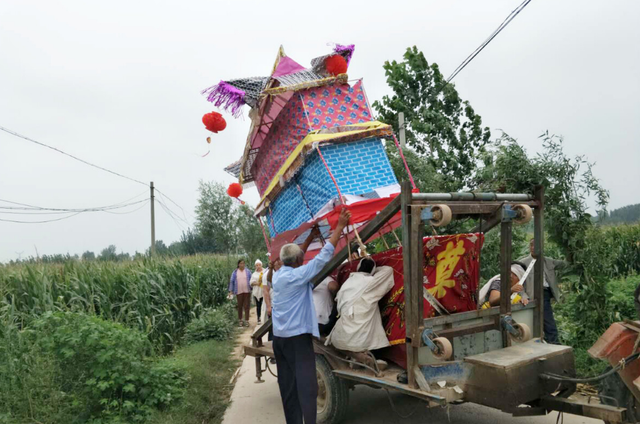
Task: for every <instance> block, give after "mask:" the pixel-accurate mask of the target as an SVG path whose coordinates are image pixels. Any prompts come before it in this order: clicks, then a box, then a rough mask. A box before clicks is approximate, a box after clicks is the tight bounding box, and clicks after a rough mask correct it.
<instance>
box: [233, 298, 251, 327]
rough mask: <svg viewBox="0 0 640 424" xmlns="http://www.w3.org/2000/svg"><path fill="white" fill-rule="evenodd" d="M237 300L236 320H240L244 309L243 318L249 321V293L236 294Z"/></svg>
mask: <svg viewBox="0 0 640 424" xmlns="http://www.w3.org/2000/svg"><path fill="white" fill-rule="evenodd" d="M236 300H237V301H238V305H237V307H238V321H242V312H243V311H244V320H245V321H249V308H250V307H251V293H240V294H238V295H236Z"/></svg>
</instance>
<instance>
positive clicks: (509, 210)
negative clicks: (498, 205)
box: [502, 204, 518, 222]
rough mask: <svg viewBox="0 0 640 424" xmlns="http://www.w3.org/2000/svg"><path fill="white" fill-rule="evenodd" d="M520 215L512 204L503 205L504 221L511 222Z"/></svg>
mask: <svg viewBox="0 0 640 424" xmlns="http://www.w3.org/2000/svg"><path fill="white" fill-rule="evenodd" d="M517 217H518V213H517V212H516V211H515V210H514V209H513V207H512V205H510V204H504V205H502V222H510V221H513V220H514V219H516V218H517Z"/></svg>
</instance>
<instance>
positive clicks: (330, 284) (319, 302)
mask: <svg viewBox="0 0 640 424" xmlns="http://www.w3.org/2000/svg"><path fill="white" fill-rule="evenodd" d="M338 289H340V286H339V285H338V283H337V282H336V280H334V279H333V278H332V277H327V278H325V279H324V280H322V282H321V283H320V284H318V285H317V286H316V288H315V289H314V290H313V304H314V306H315V308H316V316H317V317H318V329H319V330H320V335H321V336H326V335H328V334H329V333H330V332H331V330H332V329H333V326H334V325H335V323H336V320H337V319H338V311H337V310H336V308H335V302H334V299H335V297H336V293H338Z"/></svg>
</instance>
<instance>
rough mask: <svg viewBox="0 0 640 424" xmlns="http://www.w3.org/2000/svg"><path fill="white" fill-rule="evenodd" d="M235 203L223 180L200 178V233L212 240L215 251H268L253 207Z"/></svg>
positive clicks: (198, 227) (198, 212) (198, 230)
mask: <svg viewBox="0 0 640 424" xmlns="http://www.w3.org/2000/svg"><path fill="white" fill-rule="evenodd" d="M233 202H234V201H233V200H232V199H231V197H229V196H228V195H227V193H226V188H225V187H224V186H223V185H222V184H221V183H217V182H209V183H207V182H204V181H200V199H199V200H198V206H197V207H196V214H197V222H196V232H197V233H198V234H199V235H201V236H202V237H203V238H205V239H208V240H210V245H211V247H212V251H213V252H218V253H223V252H224V253H227V252H234V253H246V254H254V253H256V252H258V251H264V250H266V246H265V245H264V241H263V240H264V239H263V235H262V230H261V229H260V225H259V223H258V221H257V220H256V219H255V218H254V217H253V209H252V208H251V207H249V206H248V205H246V204H244V205H240V206H239V205H235V204H234V203H233Z"/></svg>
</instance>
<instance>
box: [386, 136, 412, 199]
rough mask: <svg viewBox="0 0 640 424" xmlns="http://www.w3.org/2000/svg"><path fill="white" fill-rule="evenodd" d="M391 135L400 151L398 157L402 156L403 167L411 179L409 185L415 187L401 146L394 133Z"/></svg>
mask: <svg viewBox="0 0 640 424" xmlns="http://www.w3.org/2000/svg"><path fill="white" fill-rule="evenodd" d="M392 135H393V141H394V142H395V143H396V147H397V148H398V152H399V153H400V157H401V158H402V163H404V168H405V169H406V170H407V174H409V180H410V181H411V187H413V188H416V183H415V182H413V175H411V170H410V169H409V165H407V160H406V159H405V158H404V153H402V148H401V147H400V144H399V143H398V139H397V138H396V135H395V134H392Z"/></svg>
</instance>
